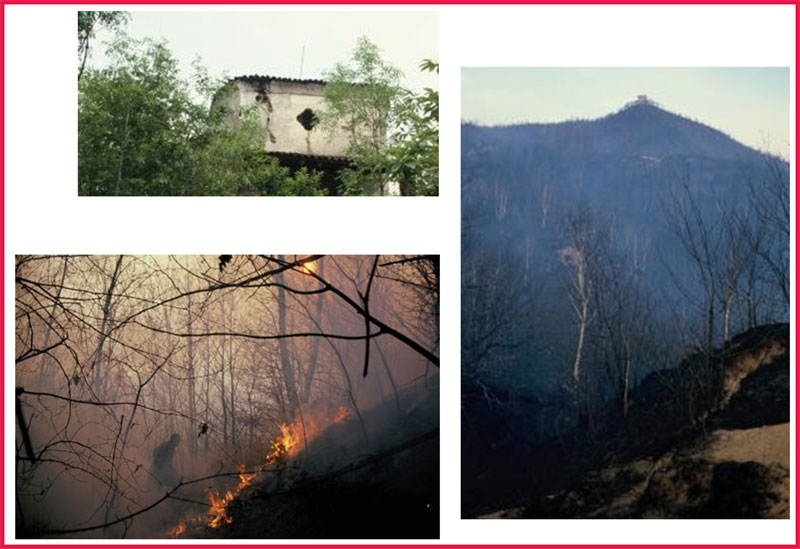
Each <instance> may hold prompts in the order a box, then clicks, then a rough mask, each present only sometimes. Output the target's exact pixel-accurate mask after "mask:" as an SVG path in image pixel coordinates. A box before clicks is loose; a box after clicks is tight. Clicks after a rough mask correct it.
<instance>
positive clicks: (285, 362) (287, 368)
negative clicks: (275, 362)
mask: <svg viewBox="0 0 800 549" xmlns="http://www.w3.org/2000/svg"><path fill="white" fill-rule="evenodd" d="M278 259H279V260H280V261H283V256H279V257H278ZM275 280H276V282H277V283H278V284H284V276H283V272H282V271H281V272H280V273H278V274H276V275H275ZM278 333H279V334H285V333H287V331H286V290H284V289H283V287H281V286H279V287H278ZM278 352H279V354H280V358H281V371H282V373H283V382H284V384H285V386H286V398H287V399H288V402H289V410H288V413H289V417H290V419H291V420H294V418H295V416H296V414H297V413H298V409H299V408H300V403H299V402H298V395H297V383H296V381H295V376H294V367H293V365H292V360H291V357H290V356H289V344H288V340H287V339H285V338H282V339H279V340H278Z"/></svg>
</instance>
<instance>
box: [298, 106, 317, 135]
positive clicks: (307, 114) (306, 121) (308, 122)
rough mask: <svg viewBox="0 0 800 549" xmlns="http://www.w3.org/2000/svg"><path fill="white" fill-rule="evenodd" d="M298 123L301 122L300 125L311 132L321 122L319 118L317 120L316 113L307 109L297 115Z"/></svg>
mask: <svg viewBox="0 0 800 549" xmlns="http://www.w3.org/2000/svg"><path fill="white" fill-rule="evenodd" d="M297 121H298V122H300V125H301V126H303V128H305V130H306V131H307V132H310V131H311V130H313V129H314V126H316V125H317V123H318V122H319V118H317V115H316V114H315V113H314V111H312V110H311V109H306V110H304V111H303V112H301V113H300V114H298V115H297Z"/></svg>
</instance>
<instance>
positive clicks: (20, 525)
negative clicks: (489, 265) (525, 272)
mask: <svg viewBox="0 0 800 549" xmlns="http://www.w3.org/2000/svg"><path fill="white" fill-rule="evenodd" d="M15 277H16V280H15V286H16V296H15V297H16V301H15V340H16V345H15V347H16V348H15V357H16V364H15V385H16V394H15V395H16V396H15V420H16V421H15V426H16V447H15V482H16V485H15V506H16V537H17V538H177V539H182V538H220V539H224V538H247V539H270V538H271V539H292V538H304V539H309V538H311V539H313V538H340V539H359V538H360V539H378V538H436V537H438V535H439V257H438V256H395V255H381V256H322V255H302V256H300V255H298V256H291V255H252V256H246V255H241V256H240V255H209V256H126V255H118V256H95V255H88V256H79V255H74V256H71V255H67V256H59V255H53V256H25V255H18V256H17V257H16V267H15Z"/></svg>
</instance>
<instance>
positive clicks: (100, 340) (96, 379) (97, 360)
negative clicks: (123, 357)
mask: <svg viewBox="0 0 800 549" xmlns="http://www.w3.org/2000/svg"><path fill="white" fill-rule="evenodd" d="M122 257H123V256H119V257H118V258H117V263H116V265H115V266H114V273H113V274H112V275H111V281H110V282H109V284H108V290H107V291H106V297H105V302H104V303H103V320H102V321H101V323H100V333H99V335H98V336H97V349H96V350H95V353H94V360H93V361H92V378H93V380H92V386H93V387H94V389H95V390H100V387H99V386H98V384H99V383H100V382H101V381H102V378H101V377H100V376H101V372H100V370H101V366H102V365H103V361H104V356H103V347H104V345H105V342H106V338H107V337H108V333H107V331H108V324H109V321H110V317H111V298H112V297H113V295H114V288H115V287H116V285H117V280H118V277H119V271H120V267H121V266H122ZM102 375H103V376H105V371H103V372H102Z"/></svg>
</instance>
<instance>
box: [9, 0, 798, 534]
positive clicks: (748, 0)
mask: <svg viewBox="0 0 800 549" xmlns="http://www.w3.org/2000/svg"><path fill="white" fill-rule="evenodd" d="M798 2H800V0H766V1H763V2H759V1H754V0H702V1H699V2H697V1H692V0H640V1H636V0H610V1H603V0H562V1H558V0H551V1H543V0H499V1H497V2H491V1H488V0H439V1H436V0H286V1H284V2H281V1H279V0H238V1H235V2H230V4H235V5H258V4H273V5H292V4H295V5H338V4H347V5H364V6H368V5H387V4H389V5H420V6H424V5H529V4H530V5H536V4H545V5H553V4H561V5H794V6H795V46H794V47H795V60H796V59H797V53H798V42H797V26H798V23H800V17H799V16H798V11H797V5H798ZM76 3H80V4H86V5H91V4H104V5H107V4H109V3H110V4H117V5H148V4H161V5H208V4H218V5H224V4H225V2H224V1H222V0H195V1H188V0H173V1H162V0H127V1H125V2H104V1H102V0H84V1H82V2H75V1H70V0H0V4H2V10H0V26H2V29H3V30H2V34H3V46H2V48H3V57H2V61H0V68H2V76H0V88H2V91H0V98H2V101H3V110H2V117H0V123H2V126H3V135H2V138H0V141H2V143H3V153H2V160H1V161H0V162H2V166H3V176H2V193H0V216H2V234H3V237H2V240H1V241H0V255H2V257H3V258H5V245H6V239H5V211H6V210H5V46H6V44H5V6H6V4H18V5H70V4H76ZM796 91H797V72H796V69H795V93H796ZM796 109H797V106H796V104H795V131H797V126H798V122H800V115H798V112H797V110H796ZM795 141H796V138H795ZM794 150H795V160H796V159H797V152H798V148H797V143H796V142H795V144H794ZM798 190H800V187H798V186H797V182H796V181H795V204H796V199H797V192H798ZM794 222H795V226H794V229H795V234H797V232H798V231H800V221H798V219H797V216H795V220H794ZM796 261H797V250H796V249H795V262H796ZM795 268H796V267H795ZM796 274H797V273H796V271H795V280H794V281H793V282H795V283H796V278H797V277H796ZM0 278H2V281H3V287H2V288H1V289H0V309H2V311H5V298H6V296H5V269H4V270H3V273H2V275H0ZM792 322H794V323H795V328H794V330H795V334H794V335H795V345H796V344H797V340H798V338H799V337H800V326H798V324H797V322H796V319H794V318H793V319H792ZM0 328H2V330H3V334H5V314H3V315H2V317H0ZM0 350H2V351H3V352H5V338H3V339H2V341H0ZM3 356H5V355H3ZM0 388H1V389H2V391H3V399H4V402H5V396H6V388H5V377H3V378H2V379H0ZM798 391H800V378H798V376H797V371H796V369H795V398H796V397H797V393H798ZM0 417H2V418H3V421H2V423H0V437H3V446H4V447H5V426H6V424H5V407H4V408H3V410H2V411H0ZM794 431H795V441H797V440H798V438H799V437H800V429H799V428H798V423H797V421H796V419H795V426H794ZM798 468H800V454H798V453H797V451H795V479H794V482H795V494H797V490H798V488H800V484H798V482H797V474H798V473H797V471H798ZM4 470H5V469H4ZM0 489H2V492H3V495H5V475H2V476H1V477H0ZM4 506H5V499H3V500H2V501H0V508H2V509H3V519H2V521H1V522H0V547H5V546H6V543H5V507H4ZM795 512H796V509H795ZM798 533H800V521H797V520H795V542H794V544H785V545H744V544H737V545H657V544H654V545H635V544H626V545H614V544H604V545H599V544H598V545H535V544H513V545H508V544H507V545H455V544H420V545H404V544H346V543H325V544H311V545H286V544H268V543H265V544H259V545H235V544H226V545H191V544H181V545H178V544H153V545H134V544H130V545H127V544H126V545H121V544H119V545H113V546H115V547H131V548H147V549H150V548H169V549H173V548H174V547H202V548H209V549H217V548H226V547H252V548H256V547H270V548H274V547H286V548H292V549H308V548H319V547H337V546H338V547H354V546H357V547H364V548H367V547H408V548H412V549H413V548H424V547H445V548H455V547H471V548H475V549H483V548H490V547H558V548H559V549H577V548H584V547H654V548H661V549H666V548H673V547H674V548H686V547H722V546H725V547H761V548H768V547H776V548H786V547H797V546H798V542H797V540H798ZM9 546H11V545H9ZM13 546H15V547H20V546H22V545H20V544H13ZM24 546H25V547H31V548H54V549H57V548H63V547H70V545H46V544H42V545H27V544H26V545H24ZM86 546H89V545H86ZM92 546H93V547H107V546H112V544H96V545H92ZM71 547H81V545H80V544H74V545H71Z"/></svg>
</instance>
